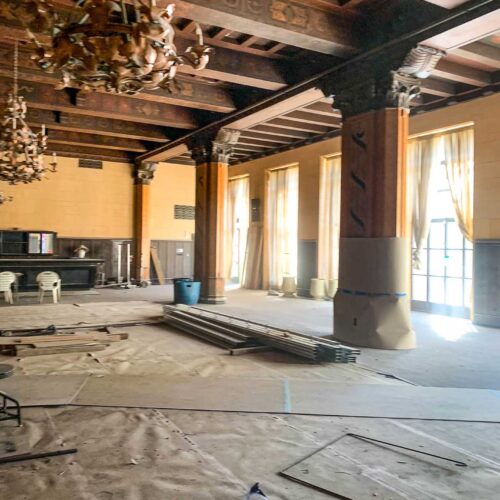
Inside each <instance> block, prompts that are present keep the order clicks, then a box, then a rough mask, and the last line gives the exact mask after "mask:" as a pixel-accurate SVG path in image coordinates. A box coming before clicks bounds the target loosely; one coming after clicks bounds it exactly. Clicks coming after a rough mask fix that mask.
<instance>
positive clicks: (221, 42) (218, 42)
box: [176, 29, 287, 59]
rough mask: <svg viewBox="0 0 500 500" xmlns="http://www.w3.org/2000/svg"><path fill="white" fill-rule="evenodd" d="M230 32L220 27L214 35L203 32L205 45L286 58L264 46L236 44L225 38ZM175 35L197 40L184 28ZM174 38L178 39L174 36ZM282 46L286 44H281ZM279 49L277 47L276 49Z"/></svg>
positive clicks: (193, 34) (274, 57)
mask: <svg viewBox="0 0 500 500" xmlns="http://www.w3.org/2000/svg"><path fill="white" fill-rule="evenodd" d="M229 33H231V30H227V29H222V30H220V31H218V32H217V33H216V34H215V35H213V36H209V34H207V33H205V34H204V41H205V44H206V45H209V46H210V47H222V48H224V49H230V50H236V51H237V52H238V53H242V52H244V53H247V54H253V55H256V56H259V57H269V58H271V59H287V57H286V56H284V55H282V54H276V53H275V51H269V50H268V49H267V48H266V47H262V48H261V47H258V46H257V47H248V46H243V45H241V44H238V42H237V41H236V40H234V41H231V39H230V38H225V37H226V34H229ZM177 37H182V38H187V39H188V40H197V39H198V36H197V35H196V33H194V32H191V31H186V30H185V29H184V30H182V31H178V32H177ZM176 40H178V39H177V38H176ZM281 45H282V46H283V47H286V45H284V44H281ZM278 50H279V49H278Z"/></svg>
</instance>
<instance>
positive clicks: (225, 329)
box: [163, 305, 360, 363]
mask: <svg viewBox="0 0 500 500" xmlns="http://www.w3.org/2000/svg"><path fill="white" fill-rule="evenodd" d="M163 312H164V320H165V322H166V323H167V324H169V325H172V326H175V327H176V328H178V329H180V330H182V331H185V332H187V333H190V334H192V335H196V336H198V337H201V338H203V339H204V340H207V341H209V342H212V343H214V344H217V345H220V346H221V347H226V348H230V349H238V348H248V347H254V346H267V347H272V348H275V349H279V350H281V351H286V352H289V353H291V354H295V355H297V356H300V357H302V358H306V359H309V360H312V361H315V362H318V363H319V362H330V363H354V362H356V356H358V355H359V354H360V350H359V349H355V348H352V347H348V346H345V345H343V344H340V343H339V342H336V341H334V340H328V339H324V338H321V337H312V336H308V335H305V334H302V333H300V332H296V331H292V330H284V329H280V328H276V327H271V326H268V325H263V324H259V323H256V322H254V321H248V320H243V319H240V318H235V317H233V316H229V315H226V314H221V313H213V312H211V311H207V310H204V309H200V308H198V307H188V306H184V305H177V306H164V307H163Z"/></svg>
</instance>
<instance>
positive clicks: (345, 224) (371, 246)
mask: <svg viewBox="0 0 500 500" xmlns="http://www.w3.org/2000/svg"><path fill="white" fill-rule="evenodd" d="M418 84H419V80H418V79H416V78H415V77H413V76H411V75H408V74H400V73H398V72H397V71H389V72H388V73H387V74H386V75H381V74H380V73H379V74H378V75H377V76H376V77H374V78H373V79H369V78H368V79H366V78H365V79H361V78H360V80H359V82H358V84H357V85H353V86H352V87H349V88H345V89H343V90H342V92H339V93H338V94H337V96H336V102H335V104H334V106H336V107H339V108H340V109H341V110H342V112H343V115H344V123H343V127H342V181H341V225H340V252H339V266H340V269H339V291H338V293H337V295H336V296H335V301H334V324H335V331H334V336H335V338H337V339H338V340H342V341H347V342H351V343H353V344H356V345H360V346H365V347H374V348H383V349H409V348H413V347H415V334H414V332H413V331H412V328H411V316H410V270H411V246H410V241H411V225H410V214H409V210H408V208H409V207H408V193H407V185H408V175H407V169H406V144H407V141H408V121H409V102H410V100H411V98H413V97H415V96H416V95H418V92H419V85H418Z"/></svg>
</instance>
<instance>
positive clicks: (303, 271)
mask: <svg viewBox="0 0 500 500" xmlns="http://www.w3.org/2000/svg"><path fill="white" fill-rule="evenodd" d="M317 274H318V242H317V241H316V240H299V246H298V269H297V295H299V296H301V297H310V296H311V294H310V293H309V291H310V288H311V279H312V278H316V277H317Z"/></svg>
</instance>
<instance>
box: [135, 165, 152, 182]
mask: <svg viewBox="0 0 500 500" xmlns="http://www.w3.org/2000/svg"><path fill="white" fill-rule="evenodd" d="M157 168H158V163H157V162H153V161H143V162H140V163H138V164H137V165H136V168H135V175H134V178H135V184H142V185H148V184H151V181H152V180H153V179H154V176H155V172H156V169H157Z"/></svg>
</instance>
